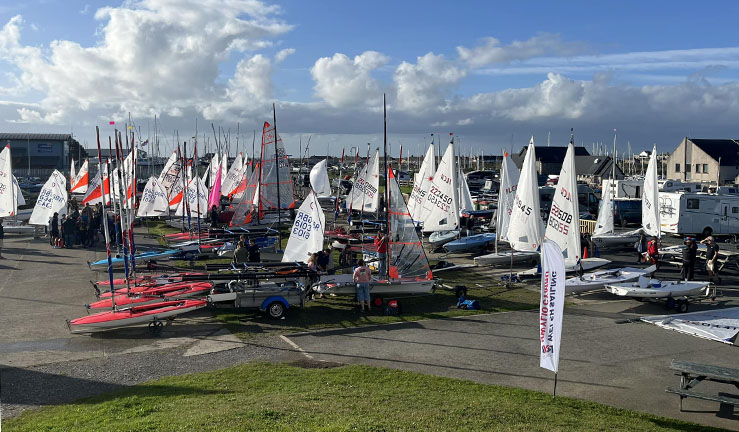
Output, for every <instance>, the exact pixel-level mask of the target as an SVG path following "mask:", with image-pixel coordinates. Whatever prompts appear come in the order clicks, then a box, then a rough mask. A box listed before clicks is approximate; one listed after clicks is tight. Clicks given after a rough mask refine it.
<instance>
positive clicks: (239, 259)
mask: <svg viewBox="0 0 739 432" xmlns="http://www.w3.org/2000/svg"><path fill="white" fill-rule="evenodd" d="M248 260H249V251H248V250H247V249H246V245H245V244H244V241H243V240H239V243H238V244H237V245H236V250H234V257H233V261H232V262H233V263H234V264H237V265H238V264H244V263H245V262H247V261H248Z"/></svg>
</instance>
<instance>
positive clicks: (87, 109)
mask: <svg viewBox="0 0 739 432" xmlns="http://www.w3.org/2000/svg"><path fill="white" fill-rule="evenodd" d="M13 3H15V4H13ZM738 13H739V3H736V2H712V3H708V4H706V3H703V4H698V2H686V1H669V2H667V1H653V2H643V1H623V2H616V3H614V2H610V3H608V4H606V3H603V2H585V1H570V2H537V3H531V2H489V1H465V2H427V1H426V2H424V1H410V0H409V1H402V2H397V1H394V2H391V1H373V2H356V1H339V0H326V1H320V2H308V1H303V0H285V1H277V2H267V1H264V2H262V1H257V0H127V1H123V2H121V1H95V2H92V1H78V0H27V1H25V2H12V3H11V2H2V3H0V131H2V132H56V133H69V132H71V133H73V134H74V135H75V137H76V138H77V139H78V140H80V141H81V142H83V143H86V144H87V146H88V147H92V146H94V143H95V126H100V128H101V134H102V136H103V139H106V137H107V135H109V134H110V133H111V132H112V129H113V126H110V125H109V122H110V121H115V122H116V126H117V127H119V128H120V127H123V125H124V124H125V123H126V122H127V121H129V118H130V119H131V121H132V122H133V124H134V126H135V130H136V131H137V133H138V134H139V135H140V136H141V138H142V139H147V138H149V139H150V141H151V142H153V137H154V136H155V122H154V118H155V116H156V118H157V121H156V131H157V132H156V136H157V137H159V139H160V151H161V153H162V154H166V153H168V152H170V151H171V150H172V148H173V147H174V145H175V143H176V141H177V135H179V139H180V141H188V142H190V143H192V137H193V136H195V134H196V125H197V136H198V137H199V139H198V141H199V145H201V146H202V145H203V144H205V143H206V142H207V144H208V146H209V148H213V146H214V142H215V140H216V138H215V136H214V134H213V130H212V128H213V127H215V128H216V129H218V128H219V127H220V128H221V129H222V130H223V131H224V132H223V134H221V137H222V138H221V142H222V143H223V142H224V141H225V138H223V136H224V135H228V137H229V143H230V145H229V150H230V153H231V154H232V155H235V153H236V151H237V146H236V137H237V135H238V138H239V147H238V150H244V151H247V152H248V153H251V142H252V139H253V137H254V135H256V139H257V142H259V139H260V136H261V128H262V124H263V122H264V121H267V120H270V121H271V119H272V115H273V114H272V105H273V104H274V105H275V107H276V114H277V125H278V132H279V133H280V135H281V136H282V138H283V141H284V142H285V145H286V147H287V150H288V152H289V153H291V154H294V155H297V154H299V153H300V152H301V148H302V149H303V151H305V147H306V144H307V143H308V142H310V148H309V153H310V154H326V153H328V154H334V155H337V154H340V153H341V151H342V149H345V150H346V152H347V153H350V152H353V151H354V150H353V149H360V150H359V151H360V152H361V153H362V154H364V153H365V152H366V148H367V143H370V145H371V146H372V147H376V146H379V145H382V140H383V136H382V131H383V117H382V100H383V94H385V95H386V98H387V129H388V141H389V143H390V145H391V150H392V152H393V154H395V155H397V153H398V150H399V147H400V146H401V145H403V146H404V154H406V155H407V154H409V153H414V154H422V152H423V151H424V150H425V148H426V146H427V145H428V144H429V143H430V142H431V140H432V135H431V134H434V137H436V139H437V143H438V142H439V141H444V142H446V141H448V139H449V138H448V137H449V134H450V133H453V134H454V136H455V137H457V139H458V141H457V142H458V143H459V146H460V147H461V149H462V151H463V152H465V153H466V152H472V153H480V152H483V153H485V154H500V153H501V152H502V151H504V150H505V149H514V151H518V150H520V149H521V148H522V147H523V146H524V145H525V144H527V143H528V141H529V139H530V137H531V136H534V139H535V142H536V144H537V145H547V143H548V142H551V144H552V145H564V144H566V143H567V141H568V140H569V135H570V128H574V133H575V142H576V144H577V145H583V146H585V147H586V148H588V150H592V147H593V144H594V143H603V144H604V146H605V147H607V148H610V147H611V146H612V144H613V139H614V129H615V130H616V141H617V144H618V148H619V153H623V152H626V151H627V148H628V147H630V148H631V150H632V151H634V152H637V151H641V150H644V149H649V148H651V147H652V146H653V145H655V144H656V145H657V147H658V150H659V151H661V152H670V151H672V150H673V149H674V148H675V147H676V146H677V145H678V143H679V142H680V140H681V139H682V138H683V137H685V136H689V137H698V138H739V130H738V129H739V74H738V72H739V40H738V39H739V36H737V35H736V32H735V22H734V21H735V17H736V16H739V14H738ZM211 125H212V126H211ZM237 130H238V131H239V133H238V134H237ZM106 140H107V139H106ZM309 140H310V141H309ZM627 146H628V147H627ZM190 147H191V146H190Z"/></svg>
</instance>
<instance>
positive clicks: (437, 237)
mask: <svg viewBox="0 0 739 432" xmlns="http://www.w3.org/2000/svg"><path fill="white" fill-rule="evenodd" d="M457 236H459V230H452V231H435V232H433V233H431V235H430V236H429V244H430V245H431V247H433V248H437V247H439V246H443V245H445V244H446V243H449V242H450V241H453V240H454V239H456V238H457Z"/></svg>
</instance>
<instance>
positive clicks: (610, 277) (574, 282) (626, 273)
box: [565, 266, 657, 294]
mask: <svg viewBox="0 0 739 432" xmlns="http://www.w3.org/2000/svg"><path fill="white" fill-rule="evenodd" d="M656 270H657V267H656V266H651V267H649V268H646V269H640V268H634V267H624V268H619V269H613V270H601V271H597V272H593V273H586V274H584V275H583V276H582V277H573V278H570V279H567V282H566V284H565V293H567V294H574V293H578V292H583V291H591V290H596V289H601V288H604V287H605V286H606V285H611V284H619V283H629V282H635V281H637V280H638V279H639V277H640V276H647V275H650V274H652V273H654V272H655V271H656Z"/></svg>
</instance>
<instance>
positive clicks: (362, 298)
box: [352, 259, 372, 312]
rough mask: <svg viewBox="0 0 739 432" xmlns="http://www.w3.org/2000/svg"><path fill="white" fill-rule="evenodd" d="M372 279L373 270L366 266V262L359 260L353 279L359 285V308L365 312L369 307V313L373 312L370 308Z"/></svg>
mask: <svg viewBox="0 0 739 432" xmlns="http://www.w3.org/2000/svg"><path fill="white" fill-rule="evenodd" d="M371 278H372V270H371V269H370V268H369V267H367V266H366V265H364V260H361V259H360V260H359V262H358V263H357V268H356V269H354V274H353V276H352V279H353V280H354V283H355V284H357V303H359V308H360V309H361V310H362V312H364V306H365V305H367V311H371V310H372V306H370V294H369V292H370V284H369V283H370V280H371Z"/></svg>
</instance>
